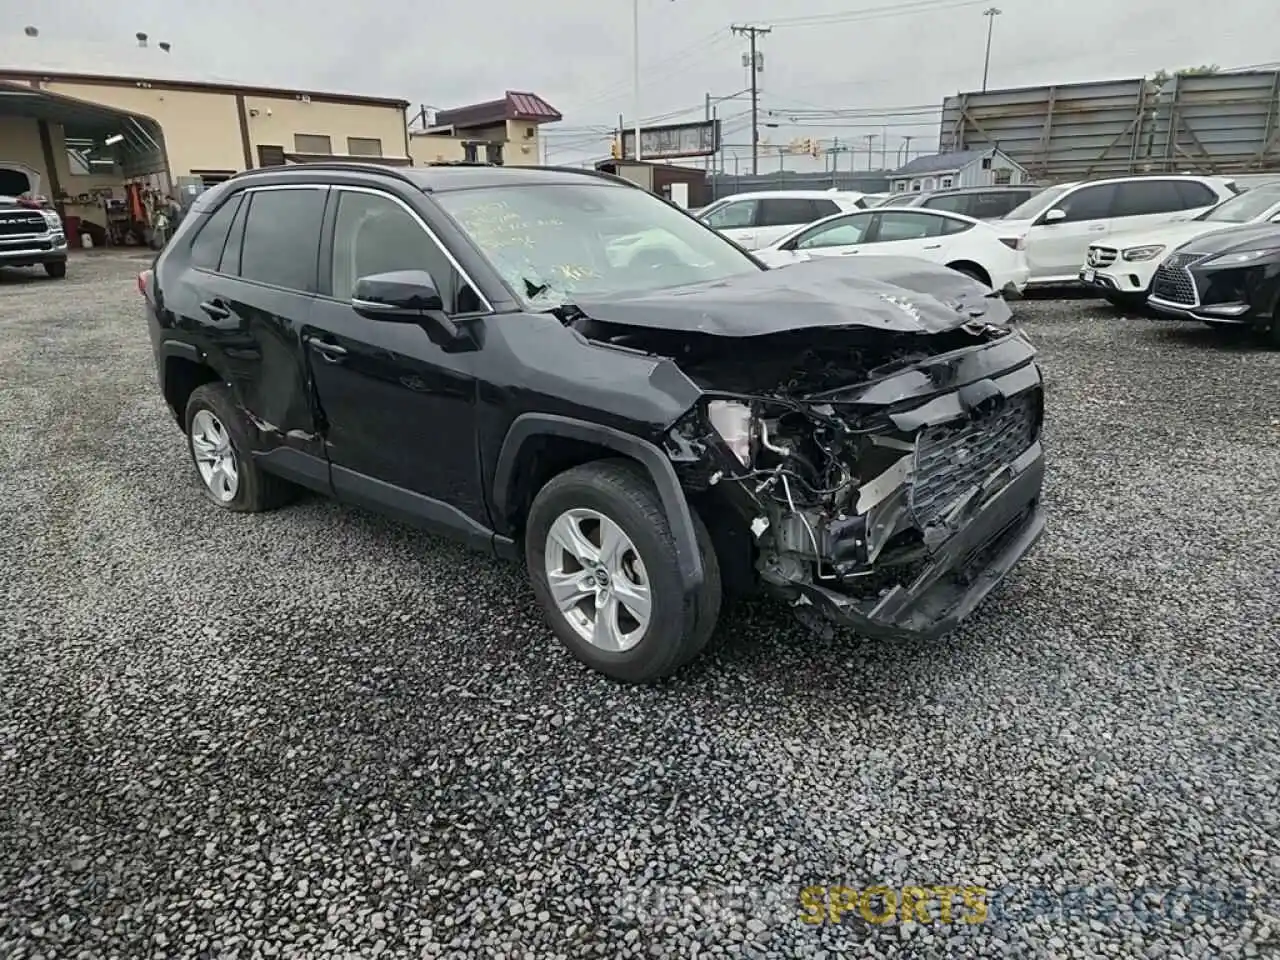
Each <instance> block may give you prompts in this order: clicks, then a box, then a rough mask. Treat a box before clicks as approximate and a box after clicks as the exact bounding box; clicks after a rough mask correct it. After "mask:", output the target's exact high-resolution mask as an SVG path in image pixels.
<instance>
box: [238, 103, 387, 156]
mask: <svg viewBox="0 0 1280 960" xmlns="http://www.w3.org/2000/svg"><path fill="white" fill-rule="evenodd" d="M244 100H245V109H246V110H247V111H248V114H249V141H250V143H251V144H252V147H253V157H254V164H255V165H256V164H257V162H258V146H259V145H260V144H266V145H268V146H276V147H284V149H285V152H286V153H295V152H298V151H296V150H295V147H294V139H293V138H294V136H295V134H311V135H312V136H322V137H328V138H329V144H330V149H331V150H332V151H333V153H335V154H337V155H339V156H342V155H344V154H346V153H347V152H348V151H347V138H348V137H359V138H361V139H366V140H377V141H379V142H380V143H381V144H382V156H384V157H404V155H405V147H404V140H405V117H404V114H403V113H402V112H401V111H400V109H399V108H398V107H394V106H392V107H377V106H366V105H364V104H352V103H318V102H316V101H314V100H313V101H311V102H309V103H306V102H303V101H301V100H297V99H295V98H292V97H245V98H244ZM239 136H240V135H239V131H238V130H237V133H236V139H237V143H238V142H239Z"/></svg>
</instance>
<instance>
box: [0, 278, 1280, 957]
mask: <svg viewBox="0 0 1280 960" xmlns="http://www.w3.org/2000/svg"><path fill="white" fill-rule="evenodd" d="M144 265H145V264H144V263H143V262H141V261H140V260H136V259H128V258H123V257H118V256H108V255H96V256H89V257H82V258H80V259H77V260H75V261H73V263H72V265H71V269H70V272H69V276H68V279H67V280H66V281H65V282H49V281H45V280H44V279H43V278H40V279H36V278H35V277H30V278H28V277H26V276H23V275H22V274H20V273H18V272H10V273H6V274H4V275H3V276H2V277H0V477H2V478H3V488H4V493H5V496H4V499H3V501H2V502H0V564H2V566H0V569H2V570H3V571H4V572H3V576H0V956H4V957H6V958H35V957H42V958H45V960H52V958H63V957H66V958H130V960H132V958H138V957H145V956H164V957H195V956H198V957H241V958H247V957H259V956H263V957H308V958H310V957H374V956H379V955H381V956H384V957H387V956H412V957H423V956H432V957H458V958H463V957H466V958H471V957H511V958H517V957H520V958H524V957H528V958H534V957H536V958H540V960H541V958H553V957H563V958H575V960H576V958H581V957H606V958H615V957H627V956H654V957H659V956H670V957H677V956H678V957H692V956H698V955H737V956H746V957H823V956H830V957H833V958H834V957H836V956H841V955H850V956H858V957H890V956H893V957H913V958H914V957H920V958H928V957H992V956H1003V955H1008V956H1026V957H1049V956H1054V957H1082V958H1093V957H1103V956H1126V957H1158V956H1164V957H1209V956H1214V957H1222V956H1239V955H1244V956H1268V955H1272V956H1274V955H1275V953H1274V951H1277V950H1280V899H1278V898H1280V788H1278V786H1277V781H1278V778H1280V774H1278V771H1280V682H1278V681H1280V676H1278V674H1280V669H1278V667H1277V650H1276V645H1277V638H1280V599H1278V598H1280V573H1278V571H1280V503H1278V502H1277V490H1280V354H1276V353H1266V352H1264V351H1262V350H1260V349H1258V348H1256V347H1255V346H1253V345H1252V344H1249V343H1247V342H1241V341H1239V340H1231V339H1230V338H1224V337H1221V336H1219V335H1217V334H1214V333H1212V332H1210V331H1208V330H1207V329H1204V330H1202V329H1200V328H1198V327H1194V326H1184V325H1177V324H1169V323H1161V322H1158V321H1153V320H1146V319H1135V318H1122V317H1119V316H1118V315H1116V314H1115V313H1114V312H1113V311H1111V310H1110V309H1109V308H1107V307H1105V306H1100V305H1099V304H1097V303H1095V302H1092V301H1088V300H1066V301H1038V302H1031V303H1027V304H1024V305H1023V306H1022V307H1020V308H1019V313H1020V315H1021V316H1022V317H1023V318H1024V320H1025V324H1026V326H1027V328H1028V330H1029V332H1030V334H1031V336H1032V338H1033V340H1034V341H1035V342H1036V344H1037V345H1038V346H1039V347H1040V349H1041V351H1042V359H1043V363H1044V364H1045V367H1046V372H1047V377H1048V380H1049V386H1048V391H1049V393H1048V397H1049V407H1050V425H1049V427H1048V431H1047V442H1048V448H1049V453H1050V456H1051V458H1052V461H1051V478H1050V481H1049V490H1048V499H1049V501H1050V506H1051V509H1052V515H1051V519H1050V533H1049V534H1048V535H1047V536H1046V539H1045V540H1044V541H1042V544H1041V546H1040V547H1039V548H1038V550H1037V551H1036V553H1035V554H1034V556H1033V557H1032V558H1031V559H1029V560H1028V561H1027V562H1026V563H1025V564H1024V565H1023V566H1022V567H1020V568H1019V570H1018V571H1017V572H1016V574H1015V575H1014V576H1013V578H1012V579H1011V580H1010V581H1009V582H1008V584H1007V586H1006V587H1005V588H1004V589H1003V590H1002V591H1001V592H1000V593H999V594H998V596H997V597H995V598H993V600H992V601H991V602H989V603H988V604H987V605H986V606H985V607H984V608H983V610H982V611H981V613H980V615H979V616H977V617H976V618H975V619H974V620H973V621H972V622H971V623H970V624H969V625H968V626H967V628H966V629H964V630H963V631H961V632H959V633H958V634H956V635H953V636H951V637H949V638H947V639H946V640H944V641H940V642H932V643H921V644H891V643H883V642H868V641H862V640H859V639H858V638H855V637H841V638H840V639H838V640H835V641H831V642H824V641H821V640H817V639H813V638H811V637H809V636H807V635H805V634H804V633H803V632H801V631H800V630H798V629H797V628H796V627H794V626H793V625H792V624H791V621H790V620H789V618H788V617H787V616H786V615H785V614H784V613H780V612H778V611H776V610H774V609H772V608H770V607H769V606H752V607H747V608H743V609H739V610H736V611H734V612H733V614H732V615H730V616H728V617H727V619H726V621H725V623H724V625H723V627H722V629H721V632H720V637H721V640H720V643H719V646H718V648H717V652H716V654H715V655H714V656H713V657H711V658H709V659H706V660H703V661H701V662H699V663H698V664H697V665H696V666H694V667H693V668H691V669H689V670H687V671H685V673H684V674H682V675H681V676H680V677H678V678H676V679H675V680H674V681H672V682H670V683H668V684H666V685H665V686H663V687H661V688H650V689H639V690H636V689H622V688H619V687H616V686H614V685H612V684H610V683H609V682H607V681H605V680H603V679H600V678H598V677H596V676H595V675H593V674H589V673H587V672H586V671H585V670H584V669H582V668H580V667H578V666H577V665H576V664H575V663H574V662H573V661H571V660H570V659H569V658H568V657H567V656H566V655H563V654H562V653H561V652H560V651H559V650H558V648H556V647H555V646H554V644H553V641H552V638H551V635H550V633H549V631H547V630H546V629H545V628H544V627H543V626H542V624H541V622H540V621H539V619H538V617H537V615H536V613H535V612H534V610H533V608H532V596H531V593H530V591H529V590H528V589H527V588H526V587H525V585H524V583H523V580H522V578H521V575H520V572H519V570H518V569H517V568H515V567H508V566H505V565H502V564H500V563H498V562H496V561H493V562H491V561H487V560H485V559H483V558H480V557H477V556H475V555H472V554H469V553H467V552H466V551H464V550H462V549H460V548H457V547H455V546H452V545H449V544H446V543H442V542H440V541H436V540H433V539H431V538H429V537H426V536H423V535H419V534H417V533H416V532H413V531H411V530H407V529H405V528H402V527H398V526H396V525H394V524H391V523H389V522H386V521H383V520H380V519H378V518H376V517H373V516H370V515H367V514H364V513H360V512H356V511H352V510H347V509H341V508H339V507H337V506H335V505H333V504H330V503H328V502H325V501H323V500H320V499H309V500H306V501H304V502H302V503H301V504H299V505H297V506H294V507H291V508H288V509H286V510H283V511H281V512H278V513H275V514H270V515H264V516H255V517H236V516H228V515H226V514H222V513H219V512H217V511H216V510H215V509H214V508H212V507H211V506H209V505H208V504H207V503H206V502H205V501H204V500H203V499H202V497H201V495H200V493H199V491H198V489H197V487H196V478H195V474H194V471H193V469H192V468H191V467H190V465H189V464H188V461H187V459H186V454H185V448H184V444H183V440H182V437H181V434H180V433H179V432H178V431H177V430H176V429H175V428H174V426H173V424H172V422H171V421H170V420H169V419H168V418H167V416H166V412H165V410H164V408H163V404H162V402H161V399H160V396H159V393H158V391H157V388H156V385H155V380H154V372H153V369H152V364H151V357H150V352H149V344H148V340H147V336H146V332H145V329H144V326H143V323H142V320H141V318H140V313H139V310H138V306H137V293H136V290H135V288H134V284H133V275H134V273H135V272H136V271H137V270H138V269H140V268H141V267H142V266H144ZM838 884H845V885H849V886H852V887H858V888H865V887H867V886H873V885H886V886H889V887H896V888H900V887H902V886H906V885H917V884H918V885H922V886H936V885H954V886H981V887H985V888H987V890H988V891H989V892H988V894H987V896H986V898H985V902H986V903H987V905H988V916H987V919H986V920H985V921H984V922H981V923H973V924H970V923H963V922H959V917H960V916H961V915H962V914H963V913H964V911H963V909H962V908H961V907H960V906H959V901H958V900H957V906H956V907H955V915H954V916H953V917H952V920H953V922H952V923H950V924H944V923H941V922H939V921H940V916H939V914H940V909H939V908H938V907H937V905H936V904H935V905H934V906H932V907H930V908H929V911H930V912H929V916H930V917H931V920H932V922H930V923H920V922H915V923H906V924H904V923H900V922H895V923H890V924H884V925H875V924H869V923H867V922H865V921H864V920H862V919H861V918H860V917H859V913H858V911H857V910H854V911H853V912H852V913H850V914H848V915H847V916H846V917H845V918H844V920H843V922H841V923H839V924H831V923H827V924H823V925H820V926H811V925H807V924H805V923H802V922H801V921H800V920H799V915H800V907H799V904H798V900H797V896H798V892H799V889H800V888H801V887H802V886H805V885H827V886H832V885H838ZM877 902H878V901H877Z"/></svg>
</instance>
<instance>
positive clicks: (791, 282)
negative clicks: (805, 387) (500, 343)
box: [574, 256, 1010, 337]
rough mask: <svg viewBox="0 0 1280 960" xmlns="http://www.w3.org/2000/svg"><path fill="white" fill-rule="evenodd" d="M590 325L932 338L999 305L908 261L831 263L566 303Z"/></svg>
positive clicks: (992, 319) (943, 273)
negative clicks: (853, 331)
mask: <svg viewBox="0 0 1280 960" xmlns="http://www.w3.org/2000/svg"><path fill="white" fill-rule="evenodd" d="M574 305H575V306H576V307H577V308H578V309H579V310H581V311H582V312H583V313H584V314H586V316H588V317H590V318H591V319H592V320H597V321H600V322H602V323H616V324H624V325H627V326H633V327H648V328H653V329H660V330H679V331H683V332H687V333H702V334H710V335H712V336H720V337H754V336H763V335H767V334H772V333H781V332H784V331H787V330H802V329H806V328H816V327H826V328H839V327H861V328H865V329H871V330H883V331H885V332H888V333H942V332H944V331H946V330H953V329H955V328H956V327H959V326H961V325H962V324H965V323H968V322H970V321H972V320H976V319H982V320H984V321H986V322H988V323H994V324H1004V323H1007V322H1008V321H1009V318H1010V311H1009V305H1008V304H1007V303H1005V301H1004V299H1003V298H1002V297H1000V296H999V295H997V294H995V293H993V292H991V291H990V289H989V288H987V287H984V286H983V285H982V284H979V283H977V282H976V281H974V280H971V279H969V278H968V277H966V276H964V275H963V274H960V273H957V272H955V271H954V270H949V269H947V268H946V267H943V266H939V265H936V264H932V263H929V262H928V261H925V260H917V259H914V258H910V257H881V256H876V257H867V258H865V259H857V260H856V262H855V258H847V259H846V258H840V259H838V260H836V259H831V258H824V259H815V260H810V261H804V262H800V263H795V264H792V265H790V266H787V267H785V268H780V269H775V270H761V271H758V272H752V273H748V274H744V275H742V276H738V277H731V278H729V279H727V280H719V281H713V282H708V283H699V284H692V285H689V286H682V287H669V288H667V289H663V290H655V291H651V292H648V293H641V294H633V295H629V296H618V297H608V298H599V299H592V298H584V299H575V300H574Z"/></svg>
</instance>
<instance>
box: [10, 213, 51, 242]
mask: <svg viewBox="0 0 1280 960" xmlns="http://www.w3.org/2000/svg"><path fill="white" fill-rule="evenodd" d="M48 229H49V228H48V227H47V226H46V225H45V222H44V217H42V216H41V215H40V214H38V213H35V212H34V211H31V210H23V211H21V212H18V213H0V237H16V236H21V235H22V234H26V233H46V232H48Z"/></svg>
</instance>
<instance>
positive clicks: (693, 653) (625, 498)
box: [525, 460, 722, 684]
mask: <svg viewBox="0 0 1280 960" xmlns="http://www.w3.org/2000/svg"><path fill="white" fill-rule="evenodd" d="M692 516H693V523H694V529H695V533H696V536H697V541H698V549H699V552H700V554H701V559H702V569H703V582H702V586H701V587H700V588H699V589H698V590H697V591H696V593H695V595H694V596H693V597H688V596H686V595H685V592H684V586H683V583H682V580H681V576H680V569H679V563H678V560H677V557H676V546H675V540H674V539H673V537H672V536H671V528H670V524H669V523H668V520H667V515H666V511H665V510H664V509H663V507H662V501H661V498H660V497H659V496H658V492H657V490H656V489H655V488H654V486H653V483H652V482H651V481H650V479H649V477H648V476H647V475H646V474H645V472H644V471H643V469H642V468H641V467H640V466H639V465H638V464H635V463H633V462H631V461H629V460H600V461H595V462H593V463H587V464H583V465H582V466H579V467H574V468H572V469H570V470H566V471H565V472H564V473H562V474H560V475H559V476H556V477H554V478H553V479H552V480H550V481H549V482H548V483H547V484H546V486H544V487H543V488H542V489H541V490H540V491H539V492H538V495H537V497H535V498H534V501H533V506H532V507H531V508H530V510H529V517H528V522H527V524H526V531H525V564H526V566H527V568H528V571H529V580H530V583H531V585H532V587H533V592H534V595H535V596H536V597H537V600H538V603H539V605H540V606H541V607H542V611H543V614H544V616H545V617H546V619H547V622H548V623H549V624H550V625H551V629H552V631H553V632H554V633H555V635H556V637H557V638H558V639H559V640H560V642H561V643H563V644H564V645H565V647H567V648H568V650H569V652H570V653H572V654H573V655H574V656H575V657H576V658H577V659H578V660H580V661H581V662H582V663H584V664H586V665H587V666H588V667H590V668H591V669H593V670H595V671H597V672H599V673H602V674H604V675H605V676H608V677H611V678H612V679H614V680H618V681H621V682H623V683H630V684H641V683H651V682H653V681H655V680H660V679H662V678H664V677H667V676H669V675H671V674H672V673H674V672H675V671H677V670H678V669H680V667H682V666H684V665H685V664H686V663H688V662H689V661H691V660H693V659H694V658H695V657H697V656H698V654H700V653H701V652H702V651H703V649H704V648H705V647H706V646H707V643H708V641H709V640H710V639H711V635H712V633H713V632H714V630H715V626H716V622H717V620H718V619H719V616H720V605H721V602H722V590H721V583H720V567H719V564H718V562H717V558H716V554H715V549H714V547H713V546H712V543H711V536H710V534H709V533H708V532H707V529H706V527H705V525H704V524H703V523H702V520H701V518H699V517H698V515H697V514H696V513H693V514H692ZM610 525H612V526H610ZM579 537H581V538H582V539H581V540H579V539H578V538H579ZM549 542H550V547H549V546H548V543H549ZM602 545H613V546H614V547H615V549H612V550H611V549H608V548H607V547H606V549H605V550H604V551H601V550H600V547H601V546H602ZM570 547H572V549H570ZM598 570H603V571H604V572H603V573H597V571H598ZM557 597H559V598H560V599H559V600H557ZM602 604H603V606H602ZM602 617H603V618H604V619H603V621H602V619H601V618H602Z"/></svg>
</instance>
